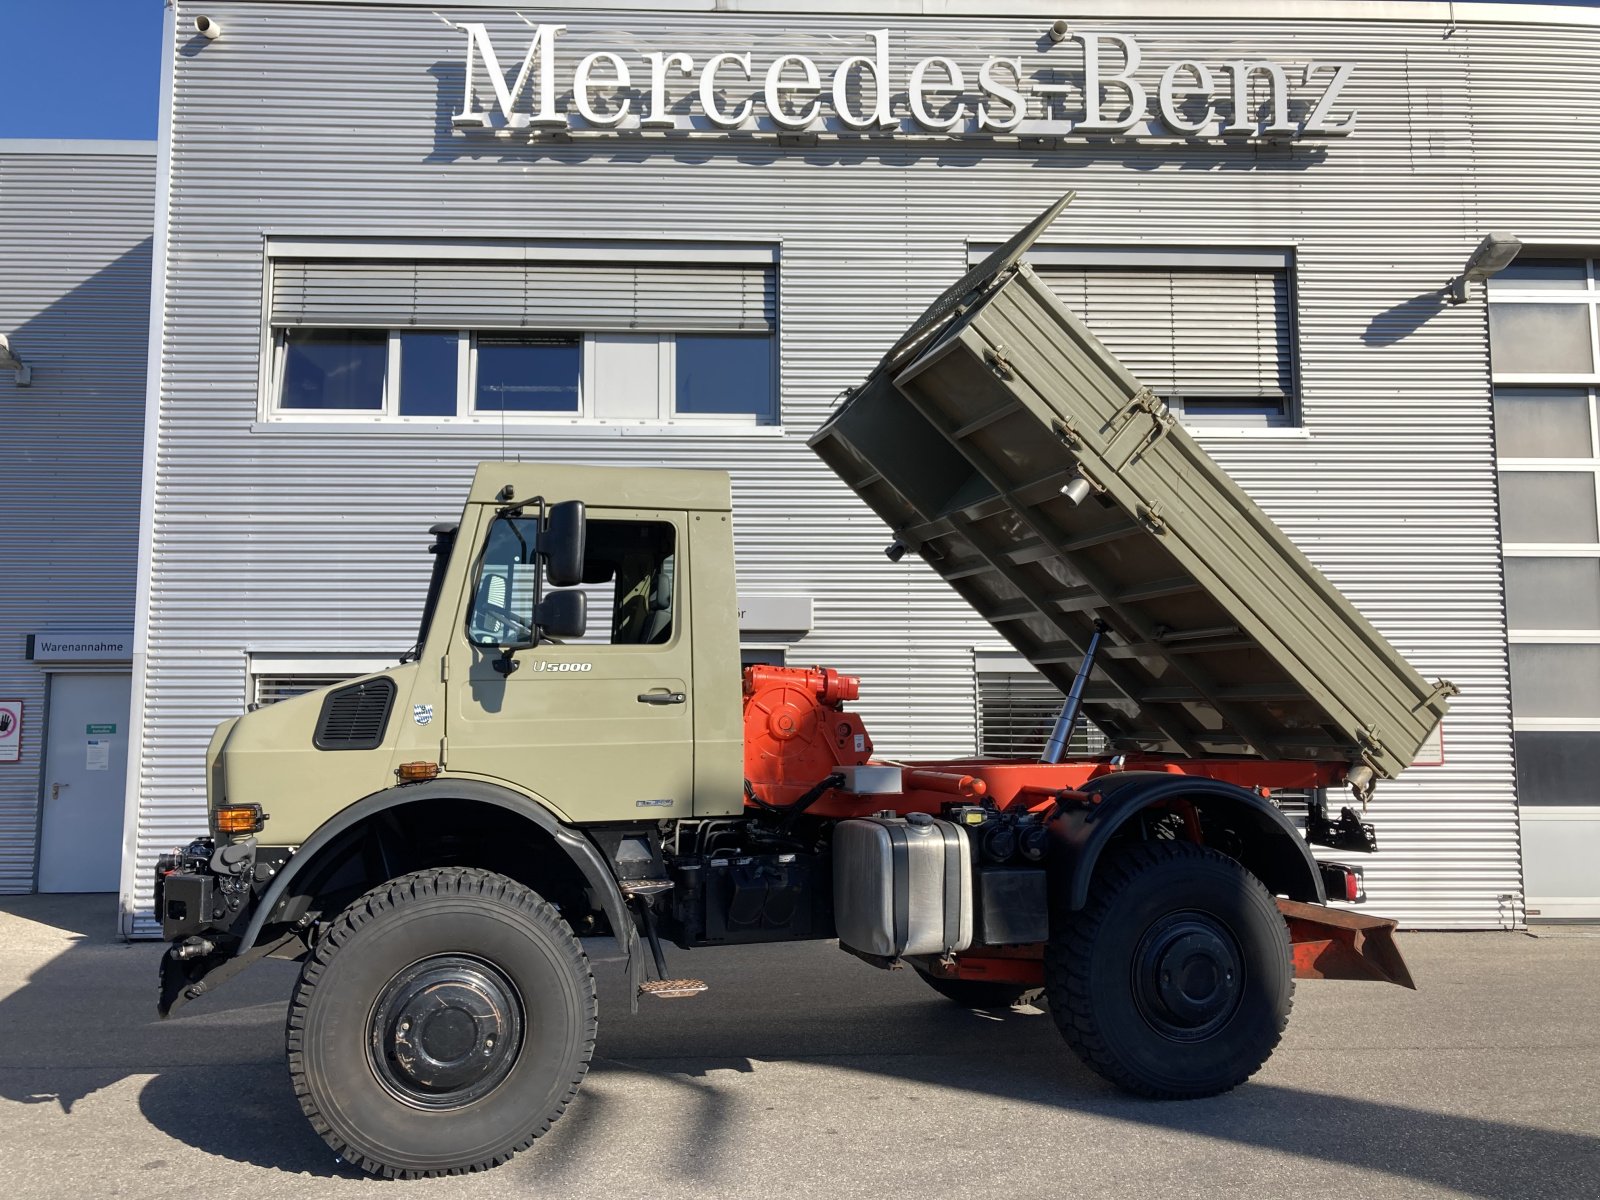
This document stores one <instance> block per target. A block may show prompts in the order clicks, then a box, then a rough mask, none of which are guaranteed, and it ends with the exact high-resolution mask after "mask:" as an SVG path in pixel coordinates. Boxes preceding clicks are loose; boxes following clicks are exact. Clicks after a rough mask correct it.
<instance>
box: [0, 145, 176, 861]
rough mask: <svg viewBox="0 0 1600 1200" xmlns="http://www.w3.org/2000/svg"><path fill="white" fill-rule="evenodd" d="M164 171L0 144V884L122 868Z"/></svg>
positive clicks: (121, 156) (86, 149) (116, 152)
mask: <svg viewBox="0 0 1600 1200" xmlns="http://www.w3.org/2000/svg"><path fill="white" fill-rule="evenodd" d="M155 176H156V146H155V143H154V142H82V141H73V142H56V141H10V140H6V141H0V336H4V337H5V338H6V345H7V347H8V348H9V354H4V353H0V514H3V516H0V529H3V530H4V534H3V537H4V546H5V559H6V563H7V566H8V569H7V571H6V586H5V588H4V590H3V591H0V892H26V891H33V890H39V891H52V892H75V891H114V890H115V889H116V887H117V885H118V882H119V880H120V877H121V849H122V825H123V819H122V818H123V802H124V796H125V790H126V778H125V766H126V763H127V759H128V744H129V742H128V738H129V729H128V716H129V711H128V696H129V673H130V668H131V663H132V657H133V600H134V564H135V562H136V560H137V558H138V548H139V473H140V469H141V463H142V455H141V433H142V430H143V414H144V394H145V365H146V358H147V354H148V349H147V340H146V335H147V333H148V329H149V312H150V269H151V242H152V231H153V228H154V223H155Z"/></svg>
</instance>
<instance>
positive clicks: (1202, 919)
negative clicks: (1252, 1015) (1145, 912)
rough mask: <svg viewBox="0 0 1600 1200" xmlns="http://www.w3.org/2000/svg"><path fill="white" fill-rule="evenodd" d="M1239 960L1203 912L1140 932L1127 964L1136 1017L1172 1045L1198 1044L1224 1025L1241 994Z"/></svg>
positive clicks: (1220, 927)
mask: <svg viewBox="0 0 1600 1200" xmlns="http://www.w3.org/2000/svg"><path fill="white" fill-rule="evenodd" d="M1243 964H1244V960H1243V956H1242V955H1241V954H1240V953H1239V947H1238V943H1237V942H1236V941H1235V940H1234V937H1233V934H1232V933H1231V932H1230V931H1229V930H1228V928H1227V926H1225V925H1224V924H1223V923H1222V922H1221V921H1219V920H1217V919H1216V918H1215V917H1213V916H1211V915H1210V914H1208V913H1174V914H1171V915H1169V916H1166V917H1163V918H1162V919H1161V920H1159V921H1157V922H1156V923H1155V924H1154V925H1152V926H1151V927H1150V929H1149V930H1147V931H1146V932H1145V935H1144V937H1143V938H1142V939H1140V942H1139V948H1138V950H1137V951H1136V952H1135V954H1134V961H1133V995H1134V1001H1135V1003H1136V1004H1137V1005H1138V1007H1139V1012H1140V1014H1141V1015H1142V1016H1143V1017H1144V1019H1145V1020H1146V1021H1147V1022H1148V1023H1149V1024H1150V1026H1151V1027H1152V1028H1154V1029H1155V1030H1157V1031H1158V1032H1160V1033H1162V1034H1164V1035H1166V1036H1167V1037H1170V1038H1172V1039H1174V1040H1176V1041H1199V1040H1201V1039H1203V1038H1207V1037H1210V1036H1211V1035H1212V1034H1214V1033H1215V1032H1216V1031H1217V1030H1219V1029H1221V1028H1222V1027H1223V1026H1224V1025H1226V1024H1227V1023H1228V1020H1229V1018H1231V1017H1232V1016H1233V1014H1234V1012H1235V1010H1237V1008H1238V1007H1239V1000H1240V998H1241V996H1242V995H1243V984H1244V965H1243Z"/></svg>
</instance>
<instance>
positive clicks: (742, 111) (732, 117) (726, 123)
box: [700, 54, 755, 129]
mask: <svg viewBox="0 0 1600 1200" xmlns="http://www.w3.org/2000/svg"><path fill="white" fill-rule="evenodd" d="M725 62H731V63H733V64H735V65H736V66H738V68H739V69H740V70H741V71H743V72H744V77H745V78H746V79H749V78H750V56H749V55H748V54H714V55H712V56H711V57H710V58H708V59H706V69H705V70H704V71H702V72H700V107H701V108H703V109H705V110H706V116H707V117H709V118H710V119H711V121H712V123H713V124H716V125H720V126H722V128H724V129H737V128H738V127H739V126H740V125H743V124H744V123H745V122H746V121H748V120H749V119H750V112H751V110H752V109H754V108H755V104H754V102H753V101H750V100H746V101H745V102H744V103H743V104H741V105H740V106H739V107H738V108H736V109H734V110H733V111H732V112H731V113H730V112H723V111H722V107H721V106H720V105H719V104H718V103H717V72H718V71H719V70H720V69H721V67H722V64H723V63H725Z"/></svg>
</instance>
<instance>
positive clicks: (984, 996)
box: [917, 967, 1044, 1009]
mask: <svg viewBox="0 0 1600 1200" xmlns="http://www.w3.org/2000/svg"><path fill="white" fill-rule="evenodd" d="M917 974H918V975H920V976H922V981H923V982H924V983H926V984H927V985H928V986H929V987H931V988H932V989H933V990H934V991H936V992H938V993H939V994H940V995H941V996H943V997H944V998H945V999H946V1000H954V1001H955V1002H956V1003H957V1004H959V1005H961V1007H962V1008H988V1009H994V1008H1015V1007H1016V1006H1017V1005H1019V1004H1033V1003H1035V1002H1036V1001H1038V1000H1039V999H1041V998H1042V997H1043V996H1044V989H1043V988H1036V987H1024V986H1023V985H1022V984H1020V983H993V982H990V981H989V980H985V979H941V978H940V977H939V976H937V975H932V974H930V973H928V972H927V971H924V970H923V969H922V968H921V967H918V968H917Z"/></svg>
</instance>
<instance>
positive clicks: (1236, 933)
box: [1045, 842, 1294, 1100]
mask: <svg viewBox="0 0 1600 1200" xmlns="http://www.w3.org/2000/svg"><path fill="white" fill-rule="evenodd" d="M1045 990H1046V992H1047V993H1048V994H1049V997H1050V1011H1051V1013H1052V1014H1053V1015H1054V1017H1055V1021H1056V1025H1057V1027H1058V1028H1059V1029H1060V1030H1061V1035H1062V1036H1063V1037H1064V1038H1065V1039H1066V1041H1067V1044H1068V1045H1070V1046H1071V1047H1072V1048H1073V1050H1075V1051H1076V1052H1077V1054H1078V1056H1079V1057H1080V1058H1082V1059H1083V1061H1084V1062H1085V1063H1087V1064H1088V1065H1089V1066H1090V1067H1091V1068H1093V1069H1094V1070H1095V1071H1097V1072H1098V1073H1099V1074H1101V1075H1103V1076H1104V1077H1105V1078H1106V1079H1109V1080H1110V1081H1111V1082H1112V1083H1115V1084H1116V1085H1117V1086H1118V1087H1121V1088H1123V1089H1125V1090H1127V1091H1130V1092H1134V1093H1136V1094H1138V1095H1141V1096H1149V1097H1152V1098H1155V1099H1163V1100H1171V1099H1191V1098H1196V1097H1200V1096H1214V1095H1217V1094H1218V1093H1220V1092H1225V1091H1227V1090H1229V1089H1230V1088H1233V1087H1235V1086H1237V1085H1238V1084H1240V1083H1243V1082H1244V1081H1245V1080H1246V1079H1248V1078H1250V1076H1251V1075H1254V1074H1255V1073H1256V1071H1257V1070H1259V1069H1260V1068H1261V1065H1262V1064H1263V1063H1264V1062H1266V1060H1267V1058H1268V1056H1269V1055H1270V1054H1271V1053H1272V1051H1273V1048H1274V1047H1276V1046H1277V1044H1278V1040H1279V1038H1280V1037H1282V1035H1283V1029H1284V1026H1285V1024H1286V1023H1287V1022H1288V1019H1289V1009H1290V1007H1291V1006H1292V1004H1293V1001H1294V973H1293V964H1292V959H1291V953H1290V948H1289V932H1288V927H1287V926H1286V925H1285V923H1284V920H1283V917H1282V916H1281V915H1280V914H1279V913H1278V908H1277V905H1276V903H1275V902H1274V901H1273V899H1272V897H1271V896H1270V895H1269V894H1268V893H1267V890H1266V888H1264V887H1263V886H1262V885H1261V882H1260V881H1259V880H1258V879H1257V878H1256V877H1255V876H1254V875H1252V874H1251V873H1250V872H1249V871H1247V870H1246V869H1245V868H1244V867H1243V866H1241V865H1240V864H1239V863H1237V862H1235V861H1234V860H1233V859H1231V858H1228V857H1227V856H1226V855H1224V854H1220V853H1218V852H1217V851H1215V850H1211V849H1207V848H1204V847H1201V846H1195V845H1192V844H1190V843H1188V842H1147V843H1144V844H1142V845H1139V846H1136V847H1134V848H1132V849H1131V850H1128V851H1127V852H1125V853H1123V854H1122V855H1120V856H1119V857H1117V858H1116V859H1114V860H1112V861H1111V862H1109V863H1107V864H1106V865H1105V866H1104V867H1102V868H1101V870H1100V871H1099V872H1098V873H1097V875H1096V878H1095V884H1094V891H1093V892H1092V893H1091V895H1090V900H1089V905H1088V907H1087V908H1085V909H1084V911H1083V912H1082V913H1080V914H1078V915H1077V917H1076V918H1075V919H1074V920H1073V921H1072V923H1071V925H1070V926H1069V927H1068V928H1067V929H1066V930H1065V932H1064V933H1062V934H1061V935H1059V936H1057V937H1056V938H1054V939H1053V940H1052V941H1051V942H1050V944H1049V946H1047V947H1046V950H1045Z"/></svg>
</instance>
